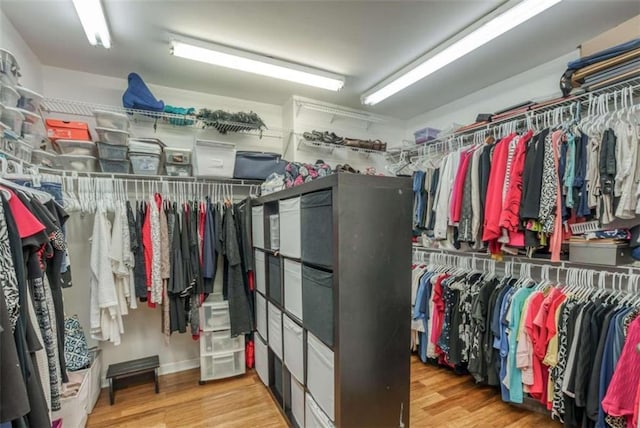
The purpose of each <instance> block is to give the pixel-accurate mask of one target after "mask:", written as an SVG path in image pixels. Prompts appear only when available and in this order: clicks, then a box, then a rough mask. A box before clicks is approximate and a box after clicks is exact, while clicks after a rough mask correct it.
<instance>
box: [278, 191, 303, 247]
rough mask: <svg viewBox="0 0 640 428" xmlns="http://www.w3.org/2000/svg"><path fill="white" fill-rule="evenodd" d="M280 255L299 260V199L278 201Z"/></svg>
mask: <svg viewBox="0 0 640 428" xmlns="http://www.w3.org/2000/svg"><path fill="white" fill-rule="evenodd" d="M279 212H280V253H281V254H282V255H283V256H287V257H292V258H294V259H299V258H300V198H292V199H284V200H282V201H280V209H279Z"/></svg>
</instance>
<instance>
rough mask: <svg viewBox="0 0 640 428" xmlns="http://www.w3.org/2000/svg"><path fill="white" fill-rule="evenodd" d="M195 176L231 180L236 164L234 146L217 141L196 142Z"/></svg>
mask: <svg viewBox="0 0 640 428" xmlns="http://www.w3.org/2000/svg"><path fill="white" fill-rule="evenodd" d="M193 152H194V166H195V175H196V176H199V177H224V178H232V177H233V171H234V169H235V164H236V145H235V144H232V143H221V142H218V141H207V140H196V143H195V146H194V150H193Z"/></svg>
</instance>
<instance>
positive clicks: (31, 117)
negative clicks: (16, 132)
mask: <svg viewBox="0 0 640 428" xmlns="http://www.w3.org/2000/svg"><path fill="white" fill-rule="evenodd" d="M18 110H20V113H22V115H23V116H24V121H25V122H29V123H34V124H35V123H38V122H40V120H42V118H41V117H40V115H39V114H37V113H33V112H30V111H29V110H25V109H23V108H19V109H18Z"/></svg>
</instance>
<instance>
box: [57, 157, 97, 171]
mask: <svg viewBox="0 0 640 428" xmlns="http://www.w3.org/2000/svg"><path fill="white" fill-rule="evenodd" d="M56 162H57V164H58V167H59V168H61V169H64V170H67V171H78V172H96V171H97V169H98V159H96V158H95V157H93V156H86V155H60V156H58V158H57V159H56Z"/></svg>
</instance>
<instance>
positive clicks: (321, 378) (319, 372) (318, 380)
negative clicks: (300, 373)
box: [307, 333, 335, 420]
mask: <svg viewBox="0 0 640 428" xmlns="http://www.w3.org/2000/svg"><path fill="white" fill-rule="evenodd" d="M333 388H334V374H333V351H332V350H331V349H329V348H327V347H326V346H325V345H324V344H323V343H322V342H320V340H319V339H317V338H316V337H315V336H314V335H313V334H311V333H307V389H308V390H309V392H310V393H311V395H313V397H314V398H315V400H316V402H317V403H318V405H319V406H320V407H321V408H322V410H323V411H324V412H325V413H326V414H327V416H329V419H331V420H334V405H335V403H334V389H333Z"/></svg>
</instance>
